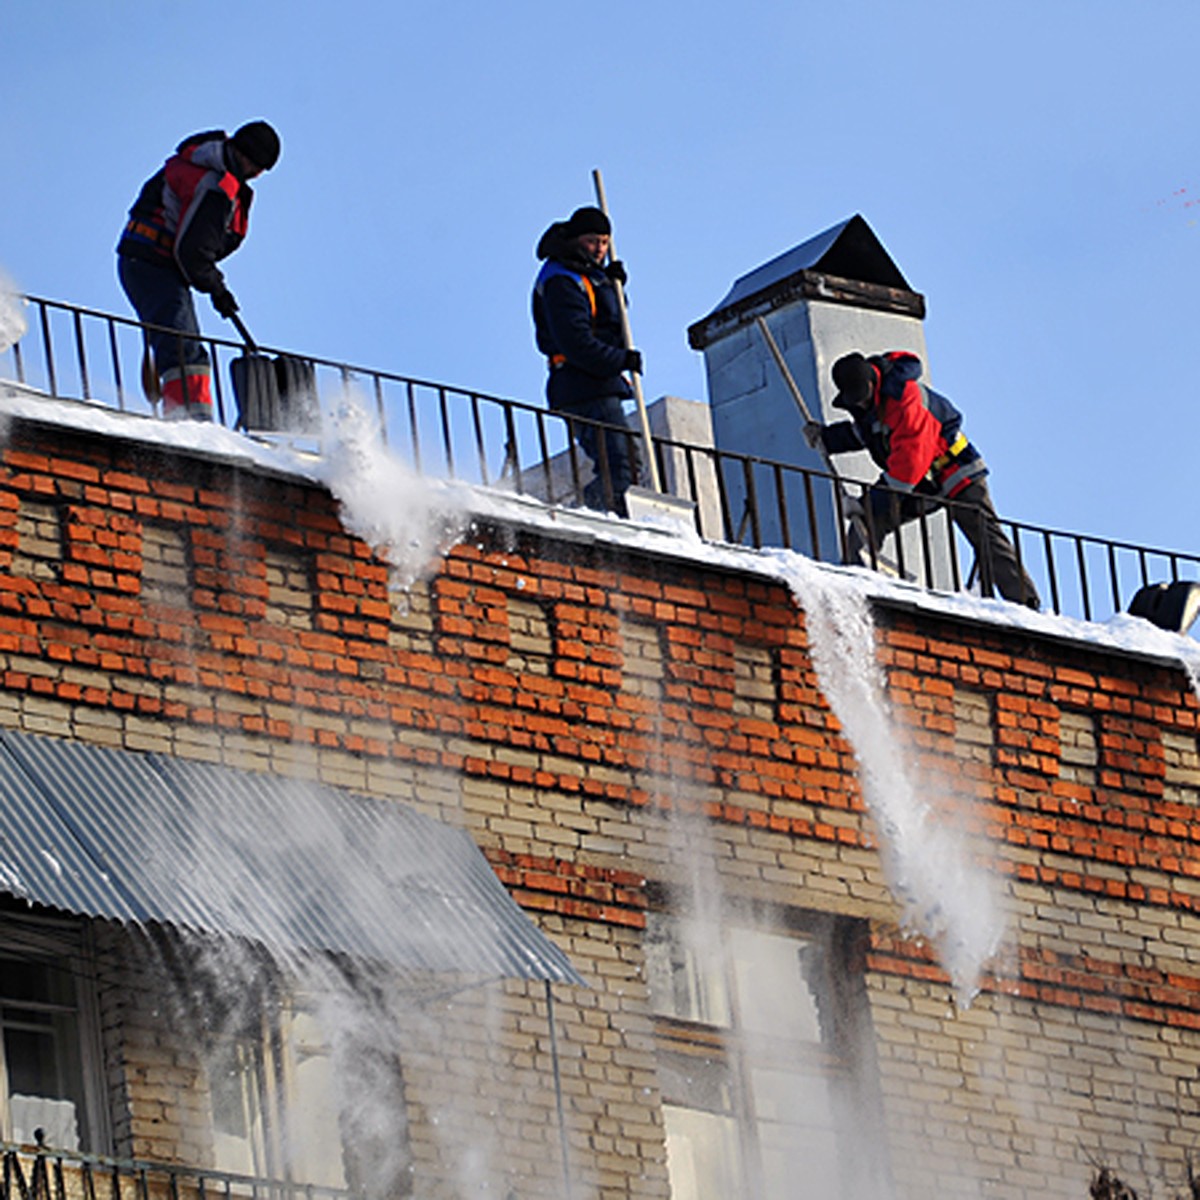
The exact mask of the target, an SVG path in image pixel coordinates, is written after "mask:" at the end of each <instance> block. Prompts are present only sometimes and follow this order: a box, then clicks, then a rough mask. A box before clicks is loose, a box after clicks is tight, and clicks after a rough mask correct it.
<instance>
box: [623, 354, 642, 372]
mask: <svg viewBox="0 0 1200 1200" xmlns="http://www.w3.org/2000/svg"><path fill="white" fill-rule="evenodd" d="M623 370H626V371H632V372H633V373H634V374H635V375H641V374H642V352H641V351H640V350H626V351H625V366H624V367H623Z"/></svg>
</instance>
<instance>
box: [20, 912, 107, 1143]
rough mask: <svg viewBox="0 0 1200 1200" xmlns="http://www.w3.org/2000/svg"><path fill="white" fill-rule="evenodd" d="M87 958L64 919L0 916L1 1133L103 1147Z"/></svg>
mask: <svg viewBox="0 0 1200 1200" xmlns="http://www.w3.org/2000/svg"><path fill="white" fill-rule="evenodd" d="M97 1029H98V1021H97V1017H96V997H95V987H94V983H93V977H92V972H91V961H90V956H89V955H88V954H87V953H86V952H85V946H84V938H83V935H82V932H81V929H80V928H79V927H78V926H74V925H72V924H70V923H69V922H42V921H34V920H31V919H27V918H23V917H22V918H15V917H14V918H3V919H0V1135H2V1136H3V1138H4V1139H5V1140H8V1141H12V1142H21V1143H32V1142H34V1141H35V1140H36V1134H37V1132H38V1131H41V1136H42V1138H43V1139H44V1141H45V1143H46V1144H47V1145H49V1146H52V1147H54V1148H56V1149H61V1150H91V1151H104V1150H107V1149H108V1145H107V1142H108V1139H107V1126H106V1124H105V1121H104V1118H103V1109H102V1106H101V1104H100V1096H101V1078H100V1071H99V1062H100V1054H99V1046H98V1040H97V1032H96V1031H97Z"/></svg>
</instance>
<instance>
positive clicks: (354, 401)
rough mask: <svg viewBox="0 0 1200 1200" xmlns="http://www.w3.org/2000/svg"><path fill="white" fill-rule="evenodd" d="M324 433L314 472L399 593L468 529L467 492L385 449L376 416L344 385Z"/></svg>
mask: <svg viewBox="0 0 1200 1200" xmlns="http://www.w3.org/2000/svg"><path fill="white" fill-rule="evenodd" d="M325 435H326V442H325V446H324V457H323V458H322V461H321V466H320V475H321V479H322V482H323V483H324V484H325V486H326V487H328V488H329V491H330V492H331V494H332V495H333V497H334V498H335V499H336V500H337V502H338V508H339V512H340V515H341V519H342V523H343V525H345V527H346V529H347V530H348V531H349V532H351V533H353V534H355V535H357V536H358V537H360V538H362V540H363V541H364V542H366V543H367V545H368V546H370V547H371V549H372V550H373V551H374V552H375V553H376V554H377V555H378V556H379V557H380V558H381V559H382V560H383V561H384V562H386V563H387V564H388V587H389V590H391V591H392V592H397V593H403V592H406V591H407V590H408V589H409V588H410V587H412V585H413V584H414V583H415V582H416V581H417V580H418V579H420V578H422V577H423V576H424V575H425V574H427V573H428V572H429V571H430V569H431V568H432V566H433V565H434V563H435V562H436V561H437V559H438V558H439V556H440V555H442V554H444V553H445V552H446V551H447V550H449V549H450V547H451V546H453V545H454V544H455V543H456V542H458V541H459V540H460V539H461V538H462V536H463V535H464V534H465V533H466V532H467V530H468V529H469V528H470V525H471V519H472V518H471V509H470V505H469V500H468V497H467V495H466V493H465V492H462V491H460V490H458V489H456V488H454V486H453V485H451V484H447V483H445V482H441V481H437V480H431V479H429V478H428V477H425V476H421V475H418V474H416V473H415V472H414V471H413V470H411V469H410V468H409V467H408V466H406V465H405V464H404V463H402V462H401V461H400V460H399V459H397V458H395V457H394V456H393V455H391V454H389V453H388V451H387V448H386V446H385V445H384V443H383V439H382V437H381V436H380V431H379V422H378V420H377V419H376V418H375V417H374V416H373V415H372V414H371V412H370V411H369V409H368V407H367V404H366V402H365V400H364V399H363V398H362V397H361V396H359V395H358V394H357V393H355V392H354V391H353V390H352V389H350V388H347V389H346V390H345V391H344V392H343V393H342V396H341V398H340V400H339V402H338V405H337V407H336V409H335V411H334V413H333V415H332V418H330V419H329V420H327V421H326V426H325Z"/></svg>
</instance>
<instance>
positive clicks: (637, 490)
mask: <svg viewBox="0 0 1200 1200" xmlns="http://www.w3.org/2000/svg"><path fill="white" fill-rule="evenodd" d="M592 182H593V183H594V184H595V187H596V203H597V204H598V205H599V206H600V211H601V212H603V213H604V215H605V216H606V217H607V216H609V212H608V200H607V199H606V197H605V195H604V180H603V179H602V178H601V176H600V171H599V168H597V169H596V170H594V171H593V172H592ZM610 220H611V217H610ZM608 253H609V257H610V259H611V260H613V261H615V260H616V257H617V249H616V243H615V242H614V241H613V240H612V239H611V237H610V238H609V243H608ZM613 286H614V287H615V288H616V292H617V307H618V308H619V309H620V312H621V332H622V334H623V336H624V339H625V349H626V350H632V349H633V330H632V328H631V327H630V324H629V309H628V307H627V306H626V304H625V288H624V287H623V286H622V284H621V281H620V280H619V279H616V280H613ZM629 378H630V383H631V385H632V387H633V398H634V400H635V401H636V402H637V411H638V424H639V426H640V429H641V434H642V441H643V443H644V445H645V454H646V467H647V470H648V471H649V473H650V483H651V484H652V485H653V488H654V490H653V491H650V490H649V489H647V488H643V487H631V488H629V490H628V491H627V492H626V493H625V503H626V504H627V505H628V507H629V515H630V516H631V517H656V518H660V519H661V518H664V517H665V518H667V519H668V520H670V521H674V522H682V523H684V524H687V525H689V526H691V527H692V528H695V522H696V505H695V504H694V503H693V502H692V501H691V500H684V499H682V498H681V497H679V496H671V495H668V494H667V492H665V491H664V490H663V485H662V478H661V476H660V474H659V470H658V459H657V458H656V457H655V455H654V441H653V439H652V438H651V436H650V418H649V416H648V415H647V413H646V398H645V396H644V394H643V392H642V377H641V376H640V375H639V374H638V373H637V372H636V371H630V373H629Z"/></svg>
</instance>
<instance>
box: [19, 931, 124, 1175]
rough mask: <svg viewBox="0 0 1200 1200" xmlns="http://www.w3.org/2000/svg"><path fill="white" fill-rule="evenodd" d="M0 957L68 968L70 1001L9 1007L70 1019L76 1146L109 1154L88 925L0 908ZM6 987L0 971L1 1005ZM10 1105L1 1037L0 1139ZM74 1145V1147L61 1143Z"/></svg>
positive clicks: (110, 1140)
mask: <svg viewBox="0 0 1200 1200" xmlns="http://www.w3.org/2000/svg"><path fill="white" fill-rule="evenodd" d="M0 958H5V959H10V960H11V959H33V960H36V961H38V962H40V963H43V964H48V965H50V966H52V967H53V968H55V969H57V970H65V971H68V972H69V973H70V975H71V979H72V990H73V992H74V1003H73V1004H71V1005H62V1004H59V1003H57V1002H49V1001H47V1002H46V1003H42V1002H35V1003H34V1004H32V1005H30V1004H29V1003H27V1002H26V1001H23V1000H20V999H17V998H14V999H13V1000H12V1007H15V1008H21V1007H25V1008H33V1009H35V1010H41V1011H46V1012H51V1011H54V1012H68V1013H70V1014H71V1015H72V1016H73V1018H74V1029H75V1036H76V1039H77V1041H76V1044H75V1046H74V1051H75V1052H76V1053H77V1055H78V1062H79V1075H80V1078H79V1086H80V1090H81V1105H82V1109H83V1111H82V1112H81V1113H78V1114H77V1120H78V1121H79V1122H80V1124H81V1126H82V1128H81V1129H80V1131H79V1137H80V1145H79V1146H78V1149H79V1150H80V1151H82V1152H84V1153H92V1154H110V1153H111V1152H112V1125H111V1121H110V1116H109V1111H108V1105H107V1103H106V1088H105V1075H104V1054H103V1049H102V1046H101V1037H100V1007H99V998H98V993H97V986H96V970H95V953H94V948H93V945H92V939H91V929H90V926H89V925H88V924H87V923H86V922H84V921H79V920H72V919H69V918H63V919H59V918H51V917H35V916H29V915H26V914H24V913H13V912H11V911H0ZM4 998H5V987H4V980H3V977H2V974H0V1003H3V1002H4ZM13 1132H14V1130H13V1121H12V1106H11V1103H10V1099H9V1084H8V1070H7V1068H6V1065H5V1062H4V1040H3V1037H2V1036H0V1139H2V1140H4V1141H12V1137H13ZM66 1148H67V1149H74V1147H66Z"/></svg>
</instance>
